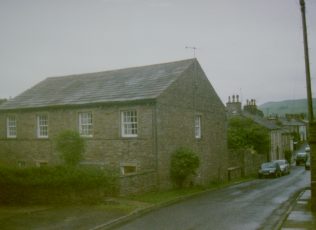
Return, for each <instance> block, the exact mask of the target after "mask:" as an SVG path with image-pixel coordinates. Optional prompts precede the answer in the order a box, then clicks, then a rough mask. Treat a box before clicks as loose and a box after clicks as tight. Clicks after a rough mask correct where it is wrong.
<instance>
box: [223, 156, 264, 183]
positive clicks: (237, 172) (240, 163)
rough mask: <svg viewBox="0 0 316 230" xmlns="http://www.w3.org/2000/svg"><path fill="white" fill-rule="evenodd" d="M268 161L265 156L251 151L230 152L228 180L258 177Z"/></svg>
mask: <svg viewBox="0 0 316 230" xmlns="http://www.w3.org/2000/svg"><path fill="white" fill-rule="evenodd" d="M266 161H267V158H266V156H265V155H261V154H255V153H252V152H251V151H250V150H243V151H241V150H240V151H235V152H233V151H230V152H229V166H230V167H229V168H228V169H227V170H228V179H229V180H233V179H238V178H241V177H247V176H253V175H257V173H258V169H259V167H260V165H261V164H262V163H263V162H266Z"/></svg>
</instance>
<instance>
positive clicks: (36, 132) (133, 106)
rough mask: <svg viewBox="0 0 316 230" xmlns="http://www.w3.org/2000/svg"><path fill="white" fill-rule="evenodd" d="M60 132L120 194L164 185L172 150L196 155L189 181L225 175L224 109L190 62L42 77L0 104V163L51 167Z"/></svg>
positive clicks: (202, 181)
mask: <svg viewBox="0 0 316 230" xmlns="http://www.w3.org/2000/svg"><path fill="white" fill-rule="evenodd" d="M63 130H77V131H78V132H79V133H80V134H81V136H83V137H84V138H85V139H86V141H87V149H86V152H85V154H84V161H83V162H82V163H83V164H97V165H102V166H104V167H110V168H112V169H114V170H116V171H117V172H119V173H120V175H121V183H122V189H123V190H124V189H127V190H128V191H125V192H137V191H139V190H148V189H151V188H153V187H158V188H166V187H170V186H171V183H170V178H169V165H170V156H171V154H172V152H173V151H174V150H176V149H177V148H180V147H187V148H191V149H193V150H194V151H195V152H197V153H198V154H199V157H200V160H201V165H200V168H199V170H198V174H197V176H196V178H195V179H194V180H195V183H200V184H205V183H208V182H210V181H212V180H218V179H221V178H226V169H227V151H226V146H227V145H226V113H225V107H224V105H223V104H222V102H221V100H220V99H219V97H218V96H217V94H216V92H215V90H214V89H213V87H212V85H211V84H210V82H209V80H208V79H207V77H206V75H205V74H204V72H203V70H202V68H201V66H200V65H199V63H198V61H197V60H196V59H188V60H181V61H177V62H171V63H164V64H156V65H149V66H143V67H135V68H127V69H120V70H114V71H105V72H97V73H88V74H80V75H70V76H63V77H50V78H47V79H46V80H44V81H42V82H40V83H38V84H37V85H35V86H34V87H32V88H30V89H29V90H26V91H25V92H24V93H22V94H21V95H19V96H17V97H15V98H13V99H11V100H9V101H7V102H6V103H4V104H2V105H0V145H1V146H0V163H1V164H10V165H20V166H23V167H28V166H34V165H38V166H41V165H47V164H48V165H53V164H59V163H60V159H59V157H58V153H57V152H56V149H55V145H54V138H55V137H56V136H57V135H58V134H59V133H60V132H62V131H63Z"/></svg>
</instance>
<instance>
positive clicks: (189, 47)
mask: <svg viewBox="0 0 316 230" xmlns="http://www.w3.org/2000/svg"><path fill="white" fill-rule="evenodd" d="M185 48H186V49H191V50H193V55H194V58H195V50H196V49H197V48H196V47H195V46H186V47H185Z"/></svg>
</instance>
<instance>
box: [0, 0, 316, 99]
mask: <svg viewBox="0 0 316 230" xmlns="http://www.w3.org/2000/svg"><path fill="white" fill-rule="evenodd" d="M305 1H306V10H307V23H308V35H309V38H308V39H309V48H310V49H309V51H310V62H311V76H312V87H313V91H314V92H313V97H315V95H316V94H315V90H316V89H315V81H316V80H315V77H316V76H315V73H316V69H315V67H316V2H315V1H314V0H305ZM0 30H1V34H0V98H9V97H15V96H17V95H18V94H20V93H22V92H23V91H25V90H26V89H28V88H30V87H32V86H33V85H35V84H37V83H38V82H40V81H42V80H44V79H45V78H47V77H51V76H62V75H69V74H76V73H87V72H98V71H103V70H112V69H119V68H127V67H133V66H142V65H148V64H156V63H163V62H169V61H176V60H181V59H187V58H192V57H193V51H192V50H190V49H185V46H195V47H197V50H196V57H197V59H198V61H199V62H200V64H201V66H202V68H203V69H204V71H205V73H206V75H207V76H208V78H209V80H210V82H211V84H212V85H213V87H214V88H215V90H216V92H217V93H218V95H219V96H220V98H221V99H222V101H223V103H226V102H227V98H228V96H230V95H232V94H240V95H241V99H242V100H243V101H244V102H245V101H246V99H250V98H254V99H256V100H257V103H258V104H263V103H265V102H268V101H280V100H286V99H300V98H305V97H306V81H305V67H304V51H303V35H302V21H301V13H300V5H299V0H53V1H52V0H0Z"/></svg>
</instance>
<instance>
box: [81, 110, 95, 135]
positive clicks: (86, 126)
mask: <svg viewBox="0 0 316 230" xmlns="http://www.w3.org/2000/svg"><path fill="white" fill-rule="evenodd" d="M83 115H88V117H83ZM83 122H84V123H83ZM78 125H79V127H78V128H79V134H80V136H81V137H93V114H92V112H89V111H87V112H79V113H78Z"/></svg>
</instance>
